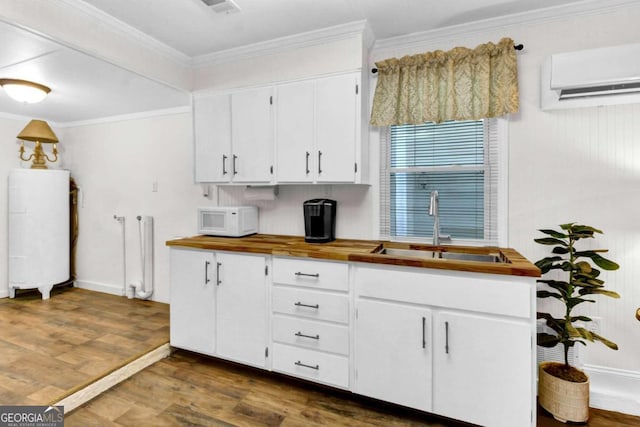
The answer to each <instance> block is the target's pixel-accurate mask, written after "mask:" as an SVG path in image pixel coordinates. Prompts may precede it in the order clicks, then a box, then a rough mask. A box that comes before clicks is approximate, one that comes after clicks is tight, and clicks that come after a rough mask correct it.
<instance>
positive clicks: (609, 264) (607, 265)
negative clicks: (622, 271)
mask: <svg viewBox="0 0 640 427" xmlns="http://www.w3.org/2000/svg"><path fill="white" fill-rule="evenodd" d="M591 259H592V260H593V262H595V263H596V265H597V266H598V267H600V268H602V269H603V270H617V269H619V268H620V266H619V265H618V264H617V263H615V262H613V261H611V260H610V259H607V258H605V257H603V256H600V255H598V254H596V253H594V255H593V256H592V257H591Z"/></svg>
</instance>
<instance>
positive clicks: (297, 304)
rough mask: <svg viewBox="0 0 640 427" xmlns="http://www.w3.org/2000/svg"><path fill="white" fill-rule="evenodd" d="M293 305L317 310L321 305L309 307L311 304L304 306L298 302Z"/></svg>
mask: <svg viewBox="0 0 640 427" xmlns="http://www.w3.org/2000/svg"><path fill="white" fill-rule="evenodd" d="M293 305H295V306H296V307H309V308H315V309H316V310H317V309H319V308H320V304H314V305H309V304H303V303H301V302H300V301H297V302H295V303H293Z"/></svg>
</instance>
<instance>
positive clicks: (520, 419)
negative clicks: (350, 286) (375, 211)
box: [355, 265, 535, 427]
mask: <svg viewBox="0 0 640 427" xmlns="http://www.w3.org/2000/svg"><path fill="white" fill-rule="evenodd" d="M465 289H466V291H464V290H465ZM502 291H504V292H502ZM507 293H508V294H509V298H510V300H509V302H511V304H512V305H509V304H505V301H503V300H498V299H495V298H498V297H500V295H506V294H507ZM534 295H535V279H534V278H520V277H516V276H498V275H491V274H479V273H467V272H454V271H437V272H436V271H434V270H427V269H419V268H407V267H380V266H373V267H368V266H362V265H357V266H356V272H355V298H356V321H355V369H356V383H355V391H356V392H357V393H360V394H364V395H367V396H371V397H375V398H378V399H382V400H386V401H390V402H394V403H398V404H400V405H404V406H408V407H411V408H415V409H420V410H424V411H429V412H433V413H436V414H439V415H442V416H445V417H449V418H453V419H457V420H461V421H465V422H470V423H475V424H479V425H483V426H492V427H494V426H496V427H501V426H504V427H512V426H527V425H529V426H530V425H535V414H534V412H533V411H534V408H535V406H534V402H535V400H534V399H535V390H534V387H535V384H534V381H535V374H534V372H535V361H534V360H533V343H534V341H533V340H534V337H535V320H534V317H533V313H534V310H533V302H534Z"/></svg>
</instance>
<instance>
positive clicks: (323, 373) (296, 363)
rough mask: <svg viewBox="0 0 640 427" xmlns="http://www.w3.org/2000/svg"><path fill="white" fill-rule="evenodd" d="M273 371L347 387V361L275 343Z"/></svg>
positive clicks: (331, 355)
mask: <svg viewBox="0 0 640 427" xmlns="http://www.w3.org/2000/svg"><path fill="white" fill-rule="evenodd" d="M273 370H274V371H276V372H282V373H285V374H290V375H293V376H296V377H300V378H306V379H309V380H311V381H316V382H319V383H324V384H329V385H333V386H337V387H342V388H348V387H349V359H348V358H347V357H343V356H336V355H333V354H327V353H321V352H319V351H314V350H307V349H304V348H299V347H292V346H289V345H284V344H278V343H275V344H274V345H273Z"/></svg>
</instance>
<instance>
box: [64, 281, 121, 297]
mask: <svg viewBox="0 0 640 427" xmlns="http://www.w3.org/2000/svg"><path fill="white" fill-rule="evenodd" d="M75 284H76V288H81V289H87V290H89V291H96V292H102V293H105V294H111V295H118V296H121V297H122V296H124V290H123V289H122V285H114V284H112V283H100V282H90V281H88V280H76V281H75Z"/></svg>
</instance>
